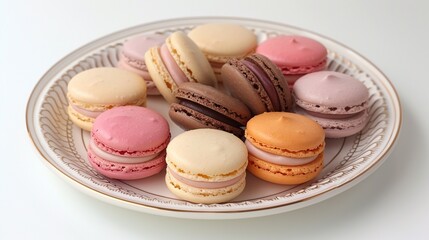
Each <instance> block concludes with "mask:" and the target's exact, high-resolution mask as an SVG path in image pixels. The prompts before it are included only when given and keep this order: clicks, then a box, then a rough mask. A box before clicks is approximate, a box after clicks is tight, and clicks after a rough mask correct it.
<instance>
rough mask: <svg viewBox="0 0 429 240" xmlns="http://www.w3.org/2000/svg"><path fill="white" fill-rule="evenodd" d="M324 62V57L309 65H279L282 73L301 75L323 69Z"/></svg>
mask: <svg viewBox="0 0 429 240" xmlns="http://www.w3.org/2000/svg"><path fill="white" fill-rule="evenodd" d="M326 62H327V60H326V58H325V59H323V60H322V61H321V62H319V63H317V64H315V65H311V66H281V67H280V69H281V71H282V73H283V74H284V75H302V74H306V73H311V72H317V71H320V70H323V69H325V67H326Z"/></svg>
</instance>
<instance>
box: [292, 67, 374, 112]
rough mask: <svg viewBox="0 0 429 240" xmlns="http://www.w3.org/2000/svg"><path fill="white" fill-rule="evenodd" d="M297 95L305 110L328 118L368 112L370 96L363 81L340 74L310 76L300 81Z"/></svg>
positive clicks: (297, 84) (325, 72)
mask: <svg viewBox="0 0 429 240" xmlns="http://www.w3.org/2000/svg"><path fill="white" fill-rule="evenodd" d="M293 94H294V97H295V101H296V104H297V105H298V106H300V107H301V108H303V109H305V110H308V111H312V112H318V113H325V114H353V113H357V112H361V111H363V110H365V109H367V108H368V99H369V92H368V89H367V87H366V86H365V85H364V84H363V83H362V82H361V81H359V80H357V79H355V78H353V77H351V76H349V75H346V74H343V73H339V72H333V71H320V72H315V73H310V74H307V75H305V76H303V77H302V78H300V79H298V81H296V83H295V85H294V88H293Z"/></svg>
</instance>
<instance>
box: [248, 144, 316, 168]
mask: <svg viewBox="0 0 429 240" xmlns="http://www.w3.org/2000/svg"><path fill="white" fill-rule="evenodd" d="M244 143H245V144H246V147H247V150H248V151H249V153H250V154H251V155H253V156H255V157H257V158H259V159H261V160H264V161H267V162H270V163H274V164H277V165H283V166H297V165H303V164H307V163H309V162H312V161H313V160H314V159H316V157H317V155H316V156H311V157H305V158H292V157H286V156H281V155H275V154H272V153H268V152H265V151H263V150H261V149H259V148H257V147H255V146H254V145H253V144H252V143H251V142H250V141H248V140H246V141H245V142H244Z"/></svg>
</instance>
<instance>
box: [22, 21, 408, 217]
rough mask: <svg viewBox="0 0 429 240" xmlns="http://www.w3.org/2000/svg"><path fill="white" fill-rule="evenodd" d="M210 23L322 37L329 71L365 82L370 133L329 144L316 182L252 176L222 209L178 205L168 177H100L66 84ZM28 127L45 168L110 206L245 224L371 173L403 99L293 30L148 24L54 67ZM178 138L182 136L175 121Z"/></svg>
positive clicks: (346, 55) (354, 61)
mask: <svg viewBox="0 0 429 240" xmlns="http://www.w3.org/2000/svg"><path fill="white" fill-rule="evenodd" d="M208 22H230V23H237V24H241V25H243V26H246V27H248V28H250V29H252V30H254V32H255V33H256V34H257V36H258V40H259V41H262V40H264V39H266V38H268V37H272V36H276V35H279V34H298V35H303V36H307V37H310V38H313V39H316V40H318V41H320V42H321V43H323V44H324V45H325V46H326V47H327V48H328V50H329V55H328V57H329V64H328V66H329V67H328V68H329V69H330V70H334V71H338V72H343V73H346V74H349V75H352V76H354V77H355V78H357V79H359V80H360V81H362V82H363V83H364V84H365V85H366V86H367V87H368V89H369V91H370V103H369V106H370V108H369V112H370V115H371V117H370V121H369V123H368V125H367V126H366V127H365V129H364V130H363V131H362V132H360V133H358V134H356V135H354V136H351V137H348V138H344V139H337V140H331V139H328V140H327V145H326V151H325V163H324V165H325V167H324V169H323V171H322V173H321V174H320V176H319V177H318V178H317V179H315V180H314V181H312V182H310V183H307V184H302V185H297V186H281V185H276V184H271V183H267V182H264V181H262V180H259V179H257V178H255V177H253V176H252V174H248V179H247V181H248V182H247V186H246V189H245V190H244V192H243V193H242V194H241V195H240V196H239V197H238V198H236V199H234V200H233V201H231V202H228V203H224V204H213V205H204V204H193V203H189V202H186V201H181V200H178V199H177V198H176V197H174V196H173V195H172V194H171V193H170V192H169V191H168V190H167V187H166V186H165V184H164V174H165V173H160V174H158V175H156V176H153V177H150V178H147V179H143V180H137V181H118V180H112V179H109V178H106V177H103V176H101V175H100V174H98V173H97V172H95V171H94V170H93V169H92V168H91V167H90V165H89V164H88V162H87V157H86V144H87V142H88V137H89V134H88V133H87V132H84V131H82V130H80V129H79V128H77V127H76V126H74V125H73V124H72V123H71V121H70V120H69V118H68V116H67V113H66V106H67V98H66V92H67V83H68V81H69V80H70V79H71V77H73V76H74V75H75V74H76V73H78V72H81V71H83V70H85V69H89V68H94V67H101V66H112V65H115V64H116V62H117V59H118V53H119V49H120V47H121V45H122V43H123V42H124V41H125V40H126V39H127V38H129V37H132V36H134V35H138V34H150V33H154V32H157V33H161V34H169V33H171V32H174V31H178V30H181V31H189V30H190V29H192V28H193V27H194V26H196V25H199V24H203V23H208ZM148 107H149V108H153V109H156V110H157V111H159V112H160V113H162V114H163V115H164V116H165V117H166V118H167V119H168V114H167V110H168V105H167V103H166V102H164V101H163V99H162V98H160V97H155V98H154V97H149V99H148ZM26 122H27V129H28V133H29V135H30V138H31V140H32V141H33V143H34V145H35V147H36V149H37V151H38V152H39V153H40V155H41V156H42V157H43V161H44V162H45V163H46V164H47V166H48V167H49V168H51V169H53V170H54V171H55V172H56V173H58V174H59V175H60V176H61V177H63V178H64V179H66V180H67V181H68V182H70V183H72V184H73V185H74V186H76V187H77V188H78V189H80V190H83V191H84V192H86V193H89V194H90V195H91V196H94V197H97V198H99V199H101V200H104V201H106V202H109V203H112V204H116V205H119V206H123V207H127V208H131V209H135V210H138V211H142V212H147V213H152V214H158V215H164V216H174V217H181V218H206V219H222V218H225V219H226V218H247V217H256V216H264V215H270V214H275V213H280V212H285V211H290V210H293V209H297V208H300V207H304V206H307V205H310V204H314V203H316V202H319V201H321V200H324V199H327V198H329V197H332V196H334V195H336V194H338V193H340V192H342V191H344V190H346V189H348V188H350V187H351V186H353V185H355V184H356V183H358V182H359V181H361V180H362V179H364V178H365V177H367V176H368V175H369V174H370V173H372V172H373V171H374V170H375V169H376V168H377V167H379V166H380V165H381V163H382V162H383V161H384V160H385V159H386V158H387V156H388V154H389V153H390V151H391V150H392V148H393V146H394V143H395V141H396V139H397V138H398V133H399V129H400V127H401V122H402V115H401V107H400V103H399V98H398V96H397V94H396V91H395V89H394V87H393V86H392V84H391V83H390V82H389V80H388V79H387V78H386V76H385V75H383V73H382V72H381V71H380V70H378V69H377V67H375V66H374V65H373V64H372V63H370V62H369V61H368V60H366V59H365V58H363V57H362V56H361V55H359V54H358V53H356V52H354V51H353V50H351V49H349V48H347V47H345V46H344V45H342V44H340V43H338V42H336V41H334V40H331V39H329V38H326V37H323V36H321V35H318V34H315V33H312V32H309V31H305V30H302V29H299V28H295V27H292V26H288V25H284V24H280V23H273V22H266V21H259V20H251V19H239V18H185V19H174V20H167V21H161V22H154V23H149V24H143V25H140V26H136V27H133V28H130V29H126V30H123V31H120V32H116V33H114V34H110V35H108V36H105V37H103V38H100V39H98V40H96V41H94V42H91V43H89V44H87V45H85V46H83V47H81V48H79V49H78V50H76V51H74V52H72V53H71V54H69V55H68V56H66V57H64V58H63V59H62V60H60V61H59V62H58V63H56V64H55V65H54V66H53V67H52V68H51V69H50V70H49V71H48V72H47V73H46V74H45V75H44V76H43V77H42V78H41V79H40V81H39V82H38V83H37V85H36V86H35V88H34V90H33V92H32V93H31V96H30V98H29V101H28V104H27V112H26ZM169 123H170V126H171V129H172V136H173V137H174V136H176V135H177V134H178V133H180V132H182V130H181V129H179V128H178V127H177V126H176V125H175V124H174V123H172V122H171V121H170V120H169Z"/></svg>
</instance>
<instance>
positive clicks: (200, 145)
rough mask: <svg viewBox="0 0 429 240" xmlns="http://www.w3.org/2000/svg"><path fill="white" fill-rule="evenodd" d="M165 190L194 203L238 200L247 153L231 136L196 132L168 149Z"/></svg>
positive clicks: (206, 130) (241, 189)
mask: <svg viewBox="0 0 429 240" xmlns="http://www.w3.org/2000/svg"><path fill="white" fill-rule="evenodd" d="M166 161H167V166H168V167H167V174H166V177H165V181H166V184H167V187H168V189H170V191H171V192H172V193H173V194H175V195H176V196H178V197H179V198H181V199H184V200H187V201H190V202H194V203H206V204H211V203H221V202H227V201H229V200H231V199H233V198H235V197H236V196H238V195H239V194H240V193H241V192H242V191H243V189H244V187H245V184H246V167H247V149H246V146H245V145H244V143H243V142H242V141H241V140H240V139H239V138H238V137H236V136H234V135H233V134H231V133H227V132H224V131H221V130H216V129H207V128H205V129H196V130H190V131H186V132H184V133H182V134H180V135H178V136H177V137H175V138H174V139H173V140H172V141H171V142H170V144H169V145H168V147H167V156H166Z"/></svg>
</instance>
